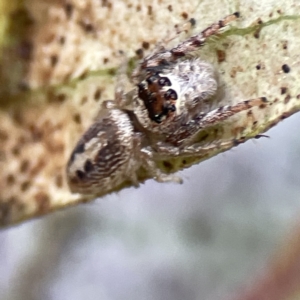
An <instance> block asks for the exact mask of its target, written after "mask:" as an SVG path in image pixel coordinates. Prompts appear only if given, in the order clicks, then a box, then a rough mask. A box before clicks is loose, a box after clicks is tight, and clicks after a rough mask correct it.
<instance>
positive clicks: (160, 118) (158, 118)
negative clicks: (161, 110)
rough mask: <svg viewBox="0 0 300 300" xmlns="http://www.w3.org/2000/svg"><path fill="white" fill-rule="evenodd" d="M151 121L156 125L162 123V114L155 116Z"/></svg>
mask: <svg viewBox="0 0 300 300" xmlns="http://www.w3.org/2000/svg"><path fill="white" fill-rule="evenodd" d="M153 121H154V122H156V123H158V124H159V123H161V121H162V114H157V115H155V116H154V117H153Z"/></svg>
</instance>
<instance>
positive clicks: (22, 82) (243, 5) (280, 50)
mask: <svg viewBox="0 0 300 300" xmlns="http://www.w3.org/2000/svg"><path fill="white" fill-rule="evenodd" d="M5 9H8V10H9V12H10V13H2V14H1V16H2V17H1V18H2V20H3V22H1V24H2V26H3V28H4V29H3V30H2V29H1V30H2V31H3V36H4V38H3V39H2V41H1V45H2V51H1V54H2V55H1V60H2V63H1V77H0V79H1V81H2V84H1V90H0V95H1V111H0V119H1V127H0V142H1V144H0V166H1V168H0V191H1V193H0V224H1V225H3V226H4V225H11V224H15V223H18V222H20V221H22V220H26V219H29V218H32V217H36V216H39V215H42V214H45V213H49V212H50V211H54V210H57V209H60V208H64V207H67V206H70V205H76V204H78V203H80V202H83V201H89V200H93V199H91V198H87V197H83V196H81V195H75V194H73V195H72V194H71V193H70V192H69V189H68V186H67V184H66V178H65V165H66V161H67V160H68V157H69V155H70V153H71V151H72V148H73V147H74V145H75V143H76V141H77V139H78V138H79V137H80V135H81V134H82V133H83V131H84V130H85V129H86V128H87V127H88V126H89V125H90V124H91V123H92V121H93V119H94V118H95V116H96V115H97V114H98V112H99V108H100V106H101V102H102V101H104V100H107V99H112V98H113V94H114V92H113V91H114V85H115V76H114V73H115V70H117V68H118V65H119V64H120V57H119V55H118V53H119V50H123V51H124V52H125V53H126V55H127V56H128V57H129V58H132V59H133V60H135V58H136V51H137V50H138V49H143V51H144V53H146V54H147V53H148V51H150V49H151V48H153V47H154V45H155V44H156V43H157V42H158V41H159V40H161V39H162V38H163V37H165V36H166V34H168V32H172V30H174V29H173V28H174V25H175V24H181V23H182V22H184V21H185V20H186V19H189V18H191V17H193V18H195V19H196V20H197V27H196V29H195V31H197V30H201V29H203V28H205V27H206V26H208V25H210V24H211V23H212V22H215V21H217V20H219V19H221V18H222V17H224V16H225V15H228V14H230V13H233V12H235V11H239V12H240V13H241V16H242V18H241V19H240V20H239V21H237V22H235V23H234V24H233V25H232V27H231V28H230V29H229V30H228V31H226V32H225V33H224V34H223V35H222V36H220V37H219V38H218V39H212V40H210V41H209V43H208V45H206V46H205V47H204V48H203V49H201V51H199V53H198V55H200V56H201V57H202V58H203V59H206V60H208V61H210V62H211V63H213V64H214V66H215V68H216V69H217V70H218V72H219V74H220V77H221V82H222V84H223V85H224V89H225V91H226V97H225V98H224V100H223V102H224V104H230V103H237V102H239V101H241V100H246V99H250V98H254V97H257V96H265V97H267V98H268V100H269V104H268V105H266V106H264V107H260V108H257V109H256V110H253V111H252V114H251V115H249V114H248V115H247V114H239V116H238V117H234V118H232V119H231V120H230V122H226V123H225V124H224V126H223V127H222V128H221V129H222V130H220V134H219V135H218V136H217V139H218V141H220V147H219V148H218V149H214V150H213V151H208V152H207V153H206V155H205V156H200V157H193V158H189V161H188V162H187V164H186V166H188V165H192V164H194V163H198V162H200V161H202V160H204V159H207V158H209V157H212V156H214V155H216V154H217V153H219V152H223V151H225V150H228V149H229V148H231V147H232V143H231V141H232V140H233V139H236V140H238V141H240V142H244V141H246V140H247V139H250V138H253V137H256V136H257V135H260V134H262V133H264V132H265V131H266V130H268V129H269V128H270V127H272V126H274V125H276V124H277V123H279V122H280V121H281V120H282V119H284V118H286V117H288V116H289V115H291V114H293V113H295V112H297V111H298V110H299V108H300V87H299V84H298V80H297V79H298V78H299V73H300V65H299V63H300V59H299V46H300V45H299V44H300V39H299V36H300V32H299V31H300V4H299V3H298V1H296V0H294V1H275V0H273V1H256V0H251V1H246V0H245V1H206V0H203V1H200V2H199V1H178V2H176V4H175V3H172V1H162V2H156V1H154V2H153V1H143V2H142V3H141V1H111V2H110V1H92V0H90V1H72V2H71V1H70V2H59V1H42V2H41V1H34V0H32V1H29V0H28V1H24V4H23V6H22V7H19V6H18V5H15V6H13V5H12V6H8V5H7V6H5V5H3V11H4V10H5ZM16 15H17V16H22V18H19V19H20V20H23V21H22V22H23V23H21V24H25V25H26V26H24V28H23V26H21V25H20V26H16V25H18V23H17V24H14V22H11V20H12V18H13V17H14V16H16ZM20 22H21V21H20ZM7 24H9V26H8V25H7ZM12 29H13V31H11V30H12ZM21 30H22V34H20V31H21ZM23 31H25V32H23ZM11 32H13V33H14V35H13V37H15V38H14V39H13V41H12V38H11V34H10V33H11ZM8 37H10V38H8ZM180 38H181V39H183V38H184V37H182V36H181V37H180ZM174 42H176V41H174ZM128 88H130V86H128ZM24 89H26V91H24ZM211 139H212V135H209V136H208V142H209V141H211ZM158 163H159V162H158ZM171 163H172V166H173V167H172V169H171V171H172V172H175V171H177V170H179V169H180V168H182V165H181V164H180V163H178V162H177V161H176V159H174V161H172V162H171ZM186 166H185V167H186ZM161 167H162V168H163V167H164V166H163V165H162V166H161ZM168 171H170V170H168ZM145 177H147V176H143V177H141V178H140V179H141V181H143V180H145Z"/></svg>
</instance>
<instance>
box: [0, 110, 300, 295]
mask: <svg viewBox="0 0 300 300" xmlns="http://www.w3.org/2000/svg"><path fill="white" fill-rule="evenodd" d="M299 127H300V118H299V114H296V115H294V116H293V117H291V118H289V119H287V120H285V121H284V122H283V123H281V124H280V125H279V126H277V127H275V128H273V129H272V130H270V131H269V132H268V133H267V134H268V135H269V136H270V138H261V139H259V140H255V141H249V142H247V143H245V144H244V145H240V146H238V147H237V148H235V149H233V150H231V151H229V152H226V153H224V154H221V155H218V156H217V157H214V158H212V159H210V160H208V161H205V162H203V163H201V164H200V165H197V166H194V167H192V168H190V169H188V170H185V171H183V172H181V176H182V178H183V179H184V183H183V184H182V185H176V184H159V183H156V182H154V181H153V180H149V181H147V182H146V184H145V185H143V186H141V187H140V188H138V189H135V188H130V189H127V190H123V191H121V192H120V193H118V194H114V195H109V196H107V197H104V198H102V199H98V200H97V201H95V202H92V203H89V204H85V205H80V206H78V207H75V208H69V209H66V210H63V211H60V212H56V213H54V214H52V215H48V216H46V217H44V218H43V219H37V220H33V221H29V222H26V223H24V224H21V225H19V226H16V227H13V228H10V229H7V230H5V231H1V232H0V245H1V247H0V266H1V268H0V293H1V297H0V299H1V300H11V299H13V300H18V299H20V300H21V299H28V300H29V299H30V300H31V299H32V300H34V299H36V300H38V299H43V300H47V299H49V300H50V299H53V300H54V299H55V300H63V299H73V300H81V299H101V300H102V299H103V300H106V299H107V300H111V299H114V300H118V299H149V300H150V299H156V300H159V299H164V300H177V299H178V300H181V299H186V300H189V299H205V300H216V299H233V298H234V299H235V297H237V299H275V298H263V297H262V296H261V297H258V298H256V297H254V298H250V296H249V297H248V298H247V296H245V294H244V296H243V297H241V298H240V296H239V295H241V294H243V293H245V290H247V289H250V290H251V289H252V290H253V286H254V287H255V286H256V285H257V284H258V283H259V282H260V281H261V278H265V274H267V273H268V272H270V265H272V264H274V261H275V263H277V262H278V261H282V260H283V261H285V262H286V263H287V260H288V257H290V256H291V251H292V252H293V251H297V250H295V245H294V244H293V243H294V242H295V240H294V238H291V239H290V238H289V237H291V236H294V237H296V236H299V234H300V230H299V229H298V230H297V228H296V227H297V226H298V225H299V221H298V220H299V215H300V188H299V186H300V185H299V182H300V174H299V165H300V155H299V153H300V144H299V137H298V130H297V129H298V128H299ZM290 242H291V243H290ZM278 252H279V254H278ZM296 257H300V251H299V252H298V254H296ZM277 272H281V271H280V270H277ZM293 276H294V279H295V277H297V278H298V279H299V277H300V270H299V268H298V273H297V272H296V273H294V275H293ZM284 278H286V277H284ZM298 279H296V280H298ZM299 297H300V296H299V294H298V297H297V296H295V298H288V299H300V298H299ZM276 299H277V298H276ZM279 299H287V297H283V296H282V298H280V297H279Z"/></svg>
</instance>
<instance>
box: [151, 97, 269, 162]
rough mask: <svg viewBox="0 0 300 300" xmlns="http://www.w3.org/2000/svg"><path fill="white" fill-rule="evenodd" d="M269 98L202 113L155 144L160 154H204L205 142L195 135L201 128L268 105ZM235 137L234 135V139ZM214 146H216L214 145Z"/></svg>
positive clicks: (251, 100) (203, 128) (207, 127)
mask: <svg viewBox="0 0 300 300" xmlns="http://www.w3.org/2000/svg"><path fill="white" fill-rule="evenodd" d="M266 103H268V101H267V98H265V97H260V98H255V99H250V100H246V101H242V102H239V103H237V104H234V105H225V106H222V107H219V108H217V109H215V110H212V111H210V112H208V113H206V114H200V115H198V116H197V117H196V118H194V119H193V120H191V121H189V122H188V123H186V124H182V126H180V127H179V128H178V129H177V130H176V131H175V132H173V133H172V134H171V135H170V136H169V137H167V138H166V140H165V142H160V143H158V144H157V145H155V146H153V147H154V148H155V150H156V152H157V153H158V155H163V156H164V155H166V156H173V157H174V156H187V155H188V156H189V155H190V156H194V155H196V156H197V155H202V153H203V151H204V152H205V151H206V150H204V148H203V142H202V143H197V140H196V139H195V137H196V136H197V134H198V133H199V132H200V131H201V130H207V129H209V128H210V127H212V126H215V125H218V124H221V123H222V122H224V121H226V120H227V119H229V118H230V117H232V116H234V115H236V114H237V113H239V112H242V111H250V109H251V108H253V107H256V106H260V105H266ZM234 139H235V137H233V140H234ZM213 147H214V146H213Z"/></svg>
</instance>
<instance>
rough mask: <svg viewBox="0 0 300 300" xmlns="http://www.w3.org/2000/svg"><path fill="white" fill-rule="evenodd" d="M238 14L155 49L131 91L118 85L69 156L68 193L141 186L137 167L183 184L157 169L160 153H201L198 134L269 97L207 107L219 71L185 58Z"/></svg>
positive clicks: (140, 68)
mask: <svg viewBox="0 0 300 300" xmlns="http://www.w3.org/2000/svg"><path fill="white" fill-rule="evenodd" d="M238 17H239V13H234V14H231V15H229V16H227V17H225V18H224V19H222V20H220V21H218V22H217V23H214V24H212V25H211V26H209V27H208V28H206V29H205V30H203V31H202V32H200V33H198V34H196V35H194V36H191V37H190V38H188V39H187V40H185V41H183V42H181V43H179V44H178V45H177V46H175V47H174V48H172V49H167V48H166V47H165V46H164V45H160V46H158V47H157V48H156V49H155V50H154V52H153V53H151V54H150V55H149V56H147V57H145V58H144V59H143V60H142V61H141V62H140V63H139V65H138V66H137V67H136V68H135V70H134V71H133V73H132V81H133V83H134V84H135V88H134V89H133V90H132V91H130V92H129V93H127V94H126V93H124V90H123V88H122V86H121V85H118V86H117V87H116V91H115V99H114V100H113V101H106V102H105V108H103V110H102V112H101V115H100V116H99V117H97V119H96V121H95V122H94V123H93V124H92V125H91V127H90V128H89V129H88V130H87V131H86V132H85V133H84V135H83V136H82V137H81V139H80V140H79V142H78V143H77V145H76V147H75V149H74V150H73V152H72V154H71V157H70V159H69V162H68V165H67V178H68V183H69V186H70V189H71V191H72V192H77V193H82V194H92V195H99V194H102V195H103V194H105V193H107V192H110V191H113V190H114V191H115V190H118V189H119V188H120V187H122V185H124V183H125V182H127V183H129V184H134V185H135V186H138V184H139V183H138V176H137V173H138V170H140V169H143V170H144V171H145V172H146V173H147V174H148V177H150V176H151V177H153V178H154V179H155V180H157V181H159V182H165V181H177V182H180V181H181V179H180V178H178V177H176V176H174V175H171V174H165V173H163V172H162V171H161V170H160V168H158V166H157V164H156V161H157V158H164V159H165V160H168V159H173V158H176V157H184V158H186V157H191V156H197V155H200V154H201V153H202V154H203V153H205V151H208V150H207V148H205V147H203V144H201V143H197V141H195V137H196V136H197V135H198V134H199V132H202V131H203V130H207V128H209V127H211V126H215V125H218V124H220V123H221V122H223V121H225V120H227V119H228V118H229V117H231V116H233V115H235V114H237V113H239V112H241V111H245V110H249V109H251V108H252V107H254V106H259V105H261V104H263V103H265V102H266V101H267V100H266V98H264V97H261V98H256V99H251V100H247V101H242V102H239V103H237V104H235V105H231V106H229V105H227V106H221V107H218V108H217V109H213V110H212V109H210V110H208V111H207V106H208V104H209V103H210V102H211V101H214V99H215V98H216V96H217V94H218V91H219V89H220V87H219V83H218V79H217V74H216V72H215V71H214V69H213V67H212V65H211V64H209V63H208V62H205V61H203V60H201V59H199V58H187V57H186V56H187V55H188V54H190V53H191V52H193V51H195V50H197V49H198V48H199V47H201V46H203V45H204V44H205V42H206V40H207V38H208V37H210V36H213V35H217V34H218V33H220V30H221V29H222V28H223V27H225V26H226V25H227V24H228V23H230V22H231V21H234V20H236V19H237V18H238ZM230 142H231V143H232V145H233V144H234V141H230ZM209 146H210V149H214V148H218V147H219V144H218V143H217V142H215V143H213V142H212V143H211V144H210V145H209Z"/></svg>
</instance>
